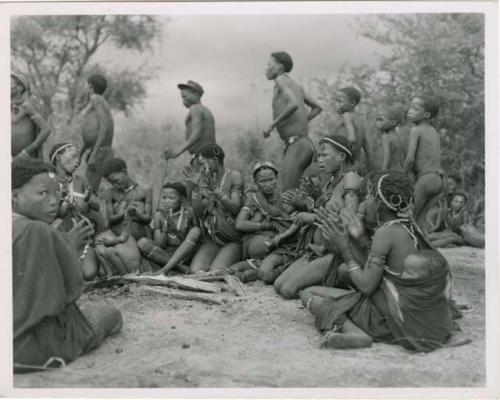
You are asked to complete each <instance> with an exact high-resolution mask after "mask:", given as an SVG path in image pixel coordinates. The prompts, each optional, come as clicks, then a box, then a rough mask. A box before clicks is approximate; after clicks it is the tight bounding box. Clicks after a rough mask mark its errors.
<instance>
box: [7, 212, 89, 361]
mask: <svg viewBox="0 0 500 400" xmlns="http://www.w3.org/2000/svg"><path fill="white" fill-rule="evenodd" d="M12 254H13V263H12V279H13V296H14V301H13V307H14V309H13V317H14V363H16V364H29V365H43V364H44V363H45V362H46V361H47V360H48V359H49V358H50V357H60V358H62V359H64V360H65V361H66V362H69V361H72V360H74V359H75V358H77V357H78V356H79V355H81V354H83V353H85V352H87V351H89V350H90V349H91V348H92V347H94V346H95V343H94V342H95V334H94V331H93V329H92V328H91V326H90V324H89V322H88V321H87V319H86V318H85V317H84V315H83V314H82V312H81V311H80V309H79V308H78V306H77V305H76V304H75V301H76V300H77V299H78V298H79V297H80V295H81V294H82V290H83V276H82V271H81V266H80V264H79V262H78V255H77V253H76V249H75V248H74V246H73V244H72V243H71V242H70V240H69V239H68V238H67V236H65V234H63V233H61V232H58V231H57V230H55V229H53V228H52V227H51V226H50V225H48V224H46V223H43V222H41V221H34V220H30V219H28V218H26V217H24V216H20V215H17V214H14V216H13V219H12Z"/></svg>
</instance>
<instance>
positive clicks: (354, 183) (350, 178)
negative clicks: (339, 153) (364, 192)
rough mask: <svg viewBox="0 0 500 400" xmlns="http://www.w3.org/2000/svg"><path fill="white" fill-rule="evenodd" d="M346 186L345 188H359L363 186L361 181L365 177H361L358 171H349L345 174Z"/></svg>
mask: <svg viewBox="0 0 500 400" xmlns="http://www.w3.org/2000/svg"><path fill="white" fill-rule="evenodd" d="M343 181H344V188H345V189H354V190H357V189H359V188H360V187H361V182H362V181H363V178H361V177H360V176H359V175H358V174H357V173H356V172H354V171H348V172H346V174H345V175H344V179H343Z"/></svg>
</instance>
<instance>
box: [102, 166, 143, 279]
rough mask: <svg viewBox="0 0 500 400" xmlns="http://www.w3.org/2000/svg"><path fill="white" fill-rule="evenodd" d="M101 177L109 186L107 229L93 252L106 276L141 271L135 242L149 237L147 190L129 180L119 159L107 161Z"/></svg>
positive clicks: (139, 256)
mask: <svg viewBox="0 0 500 400" xmlns="http://www.w3.org/2000/svg"><path fill="white" fill-rule="evenodd" d="M103 177H104V178H105V179H106V180H107V181H108V182H109V183H110V184H111V188H110V189H109V190H108V191H107V192H106V210H107V215H108V221H109V226H110V230H108V231H106V232H103V233H101V234H100V235H98V236H97V238H96V240H95V243H96V252H97V255H98V257H99V261H100V263H101V265H102V266H103V267H104V269H105V270H106V273H107V274H110V273H111V274H113V273H118V274H126V273H129V272H132V271H137V270H140V269H141V254H140V252H139V248H138V247H137V240H139V239H141V238H143V237H151V236H152V235H151V234H150V230H151V228H150V227H149V223H150V222H151V202H152V199H151V198H152V190H151V188H143V187H141V186H139V185H138V184H137V183H136V182H135V181H133V180H132V179H131V177H130V176H129V174H128V172H127V164H126V163H125V161H123V160H122V159H121V158H113V159H111V160H109V161H107V162H106V163H105V164H104V167H103Z"/></svg>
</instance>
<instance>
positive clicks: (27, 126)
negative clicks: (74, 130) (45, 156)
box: [10, 74, 50, 158]
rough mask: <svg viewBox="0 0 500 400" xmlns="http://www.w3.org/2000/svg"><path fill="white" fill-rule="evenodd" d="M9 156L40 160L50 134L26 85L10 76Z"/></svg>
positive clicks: (15, 77) (17, 78)
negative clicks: (44, 144)
mask: <svg viewBox="0 0 500 400" xmlns="http://www.w3.org/2000/svg"><path fill="white" fill-rule="evenodd" d="M10 117H11V121H10V128H11V139H10V140H11V149H10V150H11V156H12V157H18V158H19V157H24V158H28V157H33V158H42V146H43V143H44V142H45V141H46V140H47V137H48V136H49V134H50V129H49V127H48V125H47V122H45V120H44V119H43V117H42V116H41V115H40V114H39V113H38V111H37V110H36V108H35V107H34V105H33V102H32V99H31V98H30V95H29V87H28V84H27V83H26V82H25V81H24V80H23V79H22V78H21V77H19V76H17V75H13V74H11V75H10Z"/></svg>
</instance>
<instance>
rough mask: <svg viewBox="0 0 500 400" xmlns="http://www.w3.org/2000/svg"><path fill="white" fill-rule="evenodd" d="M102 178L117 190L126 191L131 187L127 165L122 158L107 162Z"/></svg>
mask: <svg viewBox="0 0 500 400" xmlns="http://www.w3.org/2000/svg"><path fill="white" fill-rule="evenodd" d="M102 176H103V178H104V179H106V180H107V181H108V182H109V183H110V184H111V185H112V186H113V188H115V189H117V190H125V189H126V188H127V187H128V186H129V185H130V178H129V176H128V172H127V163H126V162H125V161H124V160H122V159H121V158H112V159H111V160H108V161H106V162H105V163H104V166H103V168H102Z"/></svg>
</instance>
